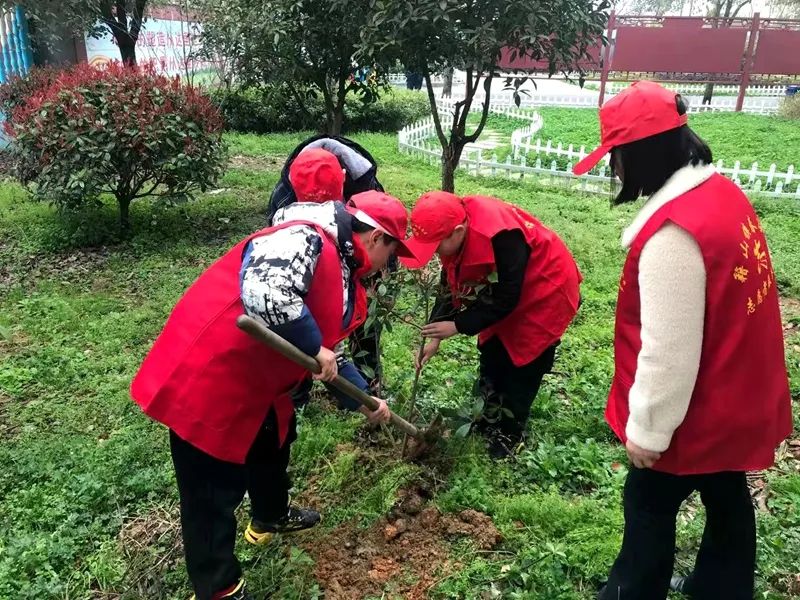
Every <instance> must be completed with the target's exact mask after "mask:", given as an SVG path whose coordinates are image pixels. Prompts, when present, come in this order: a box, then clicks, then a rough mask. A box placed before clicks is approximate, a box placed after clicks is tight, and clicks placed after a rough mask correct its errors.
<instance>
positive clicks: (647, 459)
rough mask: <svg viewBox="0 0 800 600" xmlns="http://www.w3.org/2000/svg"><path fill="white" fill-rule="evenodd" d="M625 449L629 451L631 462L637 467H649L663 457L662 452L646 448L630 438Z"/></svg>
mask: <svg viewBox="0 0 800 600" xmlns="http://www.w3.org/2000/svg"><path fill="white" fill-rule="evenodd" d="M625 450H626V451H627V452H628V459H630V461H631V464H632V465H633V466H634V467H636V468H637V469H649V468H650V467H652V466H653V465H654V464H656V461H657V460H658V459H659V458H661V453H660V452H654V451H653V450H645V449H644V448H642V447H641V446H637V445H636V444H634V443H633V442H632V441H630V440H628V442H627V443H626V444H625Z"/></svg>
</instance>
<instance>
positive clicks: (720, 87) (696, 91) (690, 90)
mask: <svg viewBox="0 0 800 600" xmlns="http://www.w3.org/2000/svg"><path fill="white" fill-rule="evenodd" d="M661 85H663V86H664V87H665V88H667V89H670V90H673V91H674V92H675V93H677V94H684V95H701V96H702V94H703V93H704V92H705V88H706V86H705V84H704V83H662V84H661ZM628 86H630V83H623V82H614V81H611V82H609V83H607V84H606V92H609V93H611V94H616V93H618V92H621V91H622V90H624V89H625V88H627V87H628ZM592 87H593V88H595V89H599V87H600V84H599V83H595V84H593V86H592ZM714 93H715V94H733V95H738V94H739V86H738V85H729V84H719V83H717V84H714ZM785 94H786V86H785V85H751V86H749V87H748V88H747V94H746V96H768V97H773V98H780V97H783V96H784V95H785Z"/></svg>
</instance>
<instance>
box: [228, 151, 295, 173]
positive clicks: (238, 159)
mask: <svg viewBox="0 0 800 600" xmlns="http://www.w3.org/2000/svg"><path fill="white" fill-rule="evenodd" d="M284 162H286V157H285V156H245V155H244V154H237V155H236V156H231V158H230V161H228V166H229V167H230V168H232V169H244V170H246V171H274V170H275V169H276V168H281V167H283V164H284Z"/></svg>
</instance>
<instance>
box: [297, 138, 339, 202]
mask: <svg viewBox="0 0 800 600" xmlns="http://www.w3.org/2000/svg"><path fill="white" fill-rule="evenodd" d="M289 183H291V184H292V189H294V193H295V196H297V201H298V202H328V201H330V200H339V201H341V200H343V199H344V171H343V170H342V166H341V165H340V164H339V159H338V158H336V156H335V155H333V154H332V153H330V152H328V151H327V150H323V149H322V148H309V149H308V150H303V151H302V152H301V153H300V154H298V155H297V157H296V158H295V159H294V160H293V161H292V164H291V165H290V166H289Z"/></svg>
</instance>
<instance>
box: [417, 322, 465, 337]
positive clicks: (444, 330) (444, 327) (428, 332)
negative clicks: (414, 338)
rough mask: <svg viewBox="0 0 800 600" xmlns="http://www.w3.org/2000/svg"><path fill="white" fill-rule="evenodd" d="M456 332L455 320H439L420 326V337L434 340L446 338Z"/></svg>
mask: <svg viewBox="0 0 800 600" xmlns="http://www.w3.org/2000/svg"><path fill="white" fill-rule="evenodd" d="M457 333H458V329H456V324H455V321H439V322H438V323H428V324H427V325H425V327H423V328H422V337H426V338H432V339H435V340H446V339H447V338H450V337H453V336H454V335H456V334H457Z"/></svg>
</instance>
